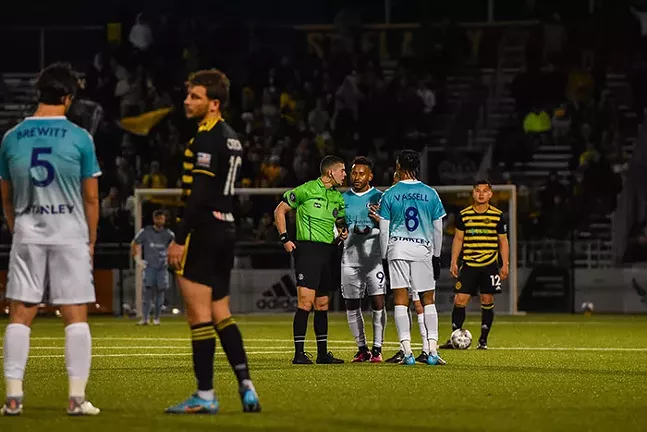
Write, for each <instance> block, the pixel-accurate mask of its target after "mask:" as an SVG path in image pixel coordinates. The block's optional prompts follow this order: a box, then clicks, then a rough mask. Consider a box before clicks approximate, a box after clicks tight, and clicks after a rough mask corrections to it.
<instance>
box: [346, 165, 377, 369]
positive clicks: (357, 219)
mask: <svg viewBox="0 0 647 432" xmlns="http://www.w3.org/2000/svg"><path fill="white" fill-rule="evenodd" d="M371 180H373V162H371V161H370V160H369V159H367V158H365V157H358V158H356V159H355V160H354V161H353V165H352V169H351V173H350V182H351V188H350V190H348V191H347V192H346V193H344V195H343V196H344V205H345V208H346V225H347V226H348V233H349V235H348V238H347V239H346V241H345V242H344V253H343V255H342V264H341V265H342V276H341V292H342V296H343V297H344V300H345V301H346V317H347V318H348V326H349V327H350V331H351V333H352V334H353V337H354V338H355V342H357V349H358V351H357V354H355V358H354V359H353V362H365V361H372V362H373V363H380V362H381V361H382V343H383V342H384V330H385V328H386V311H385V310H384V296H385V295H386V277H385V275H384V269H383V268H382V256H381V254H380V243H379V233H380V231H379V227H378V224H379V220H380V218H379V216H378V215H377V214H376V213H375V212H374V210H373V207H374V206H377V204H378V203H379V201H380V197H381V196H382V192H380V191H379V190H377V189H375V188H373V187H372V186H371V185H370V181H371ZM365 292H366V293H368V296H369V297H370V298H371V308H372V309H373V348H372V349H371V350H370V351H369V349H368V347H367V346H366V334H365V331H364V316H363V315H362V308H361V306H362V304H361V302H362V298H363V297H364V293H365Z"/></svg>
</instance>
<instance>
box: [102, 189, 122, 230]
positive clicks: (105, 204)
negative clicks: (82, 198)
mask: <svg viewBox="0 0 647 432" xmlns="http://www.w3.org/2000/svg"><path fill="white" fill-rule="evenodd" d="M121 210H122V205H121V198H119V189H118V188H117V187H116V186H113V187H111V188H110V192H109V193H108V196H106V197H105V198H104V199H103V200H101V217H102V218H105V219H108V220H110V221H113V222H114V221H115V220H116V218H117V215H118V213H119V212H120V211H121Z"/></svg>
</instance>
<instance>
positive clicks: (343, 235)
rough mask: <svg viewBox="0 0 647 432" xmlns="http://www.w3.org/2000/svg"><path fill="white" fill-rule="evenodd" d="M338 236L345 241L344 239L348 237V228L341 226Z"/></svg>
mask: <svg viewBox="0 0 647 432" xmlns="http://www.w3.org/2000/svg"><path fill="white" fill-rule="evenodd" d="M339 238H340V239H341V240H342V241H346V239H347V238H348V228H342V230H341V231H339Z"/></svg>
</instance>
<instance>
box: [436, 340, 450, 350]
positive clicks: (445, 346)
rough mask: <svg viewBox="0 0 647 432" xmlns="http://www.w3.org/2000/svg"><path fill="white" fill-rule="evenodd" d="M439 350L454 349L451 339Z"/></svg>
mask: <svg viewBox="0 0 647 432" xmlns="http://www.w3.org/2000/svg"><path fill="white" fill-rule="evenodd" d="M438 349H454V345H452V341H451V339H448V340H447V342H445V343H444V344H442V345H441V346H439V347H438Z"/></svg>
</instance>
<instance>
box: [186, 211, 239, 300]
mask: <svg viewBox="0 0 647 432" xmlns="http://www.w3.org/2000/svg"><path fill="white" fill-rule="evenodd" d="M235 245H236V228H235V226H234V224H233V223H231V222H221V221H213V223H209V224H207V225H202V226H200V227H198V228H197V229H195V230H193V232H192V233H191V234H189V236H188V237H187V240H186V243H185V246H186V247H185V250H184V257H183V259H182V270H181V271H178V272H177V274H179V275H182V276H184V277H185V278H187V279H188V280H190V281H191V282H196V283H199V284H202V285H207V286H210V287H211V298H212V300H214V301H215V300H220V299H222V298H225V297H227V296H228V295H229V283H230V280H231V269H232V268H233V267H234V247H235Z"/></svg>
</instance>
